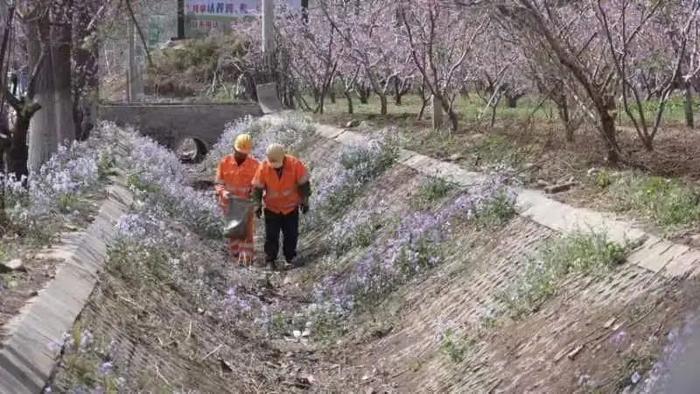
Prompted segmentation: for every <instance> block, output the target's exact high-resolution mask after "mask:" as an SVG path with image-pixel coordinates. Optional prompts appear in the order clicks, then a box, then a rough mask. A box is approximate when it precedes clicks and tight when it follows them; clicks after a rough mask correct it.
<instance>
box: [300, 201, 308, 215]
mask: <svg viewBox="0 0 700 394" xmlns="http://www.w3.org/2000/svg"><path fill="white" fill-rule="evenodd" d="M299 209H300V210H301V213H303V214H304V215H306V214H307V213H308V212H309V203H301V205H300V206H299Z"/></svg>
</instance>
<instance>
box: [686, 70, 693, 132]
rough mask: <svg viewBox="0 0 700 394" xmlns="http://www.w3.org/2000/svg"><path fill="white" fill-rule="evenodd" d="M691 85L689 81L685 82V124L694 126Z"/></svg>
mask: <svg viewBox="0 0 700 394" xmlns="http://www.w3.org/2000/svg"><path fill="white" fill-rule="evenodd" d="M693 101H694V100H693V87H692V86H691V84H690V82H685V103H684V108H685V125H686V126H688V127H689V128H691V129H692V128H695V114H694V113H693V104H694V102H693Z"/></svg>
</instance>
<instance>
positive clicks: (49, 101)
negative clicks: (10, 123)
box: [28, 13, 58, 173]
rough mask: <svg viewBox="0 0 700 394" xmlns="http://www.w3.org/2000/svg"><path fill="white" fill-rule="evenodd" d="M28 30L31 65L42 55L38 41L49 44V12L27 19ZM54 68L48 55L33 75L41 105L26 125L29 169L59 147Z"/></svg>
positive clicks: (41, 163) (38, 165)
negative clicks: (33, 18) (27, 130)
mask: <svg viewBox="0 0 700 394" xmlns="http://www.w3.org/2000/svg"><path fill="white" fill-rule="evenodd" d="M28 30H29V37H30V39H29V45H28V46H29V56H30V63H31V64H32V67H34V65H35V64H37V63H38V62H39V60H40V59H41V51H42V48H41V43H44V45H51V37H50V34H51V29H50V24H49V18H48V13H46V14H45V15H44V16H43V17H42V18H40V19H38V20H34V21H31V22H29V29H28ZM53 68H54V66H53V60H52V57H51V56H48V55H47V56H46V59H45V60H44V65H43V67H41V69H40V70H39V74H38V75H37V79H36V85H35V89H36V94H35V100H36V102H37V103H38V104H39V105H40V106H41V108H42V109H41V111H39V112H37V113H36V115H34V117H33V118H32V122H31V124H30V127H29V163H28V167H29V171H30V172H32V173H36V172H38V171H39V170H40V169H41V166H42V165H43V164H44V163H45V162H46V161H48V160H49V158H50V157H51V155H52V154H53V153H54V152H56V149H57V148H58V133H57V132H56V102H55V101H54V100H55V98H56V96H55V94H54V92H55V88H54V80H53V77H54V73H53Z"/></svg>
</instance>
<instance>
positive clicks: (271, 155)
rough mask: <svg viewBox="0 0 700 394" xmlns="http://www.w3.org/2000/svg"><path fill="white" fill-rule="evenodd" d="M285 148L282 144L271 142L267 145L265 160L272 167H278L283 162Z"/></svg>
mask: <svg viewBox="0 0 700 394" xmlns="http://www.w3.org/2000/svg"><path fill="white" fill-rule="evenodd" d="M285 153H286V152H285V149H284V146H283V145H282V144H271V145H270V146H268V147H267V161H269V162H270V164H271V165H272V167H274V168H280V167H282V164H283V162H284V155H285Z"/></svg>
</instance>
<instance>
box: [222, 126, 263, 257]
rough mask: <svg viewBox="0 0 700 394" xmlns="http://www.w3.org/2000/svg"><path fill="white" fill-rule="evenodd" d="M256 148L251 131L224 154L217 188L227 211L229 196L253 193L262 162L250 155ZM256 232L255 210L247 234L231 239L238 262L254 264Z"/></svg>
mask: <svg viewBox="0 0 700 394" xmlns="http://www.w3.org/2000/svg"><path fill="white" fill-rule="evenodd" d="M252 150H253V139H252V137H251V136H250V135H248V134H240V135H238V136H237V137H236V140H235V142H234V145H233V153H232V154H230V155H227V156H226V157H224V158H223V159H222V160H221V162H220V163H219V167H218V169H217V171H216V183H217V185H216V192H217V195H218V197H219V205H220V206H221V208H222V209H223V210H224V212H226V210H227V209H228V205H229V198H231V197H238V198H242V199H250V198H251V196H252V191H253V188H252V182H253V178H254V177H255V173H256V171H257V170H258V167H259V166H260V162H259V161H257V160H256V159H255V158H254V157H252V156H251V155H250V152H251V151H252ZM254 234H255V222H254V218H253V212H251V214H250V217H249V218H248V224H247V226H246V235H245V238H244V239H234V238H231V239H230V240H229V250H230V252H231V255H232V256H233V258H234V259H237V261H238V263H242V264H251V263H252V262H253V257H254V255H255V245H254V241H253V236H254Z"/></svg>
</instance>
